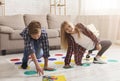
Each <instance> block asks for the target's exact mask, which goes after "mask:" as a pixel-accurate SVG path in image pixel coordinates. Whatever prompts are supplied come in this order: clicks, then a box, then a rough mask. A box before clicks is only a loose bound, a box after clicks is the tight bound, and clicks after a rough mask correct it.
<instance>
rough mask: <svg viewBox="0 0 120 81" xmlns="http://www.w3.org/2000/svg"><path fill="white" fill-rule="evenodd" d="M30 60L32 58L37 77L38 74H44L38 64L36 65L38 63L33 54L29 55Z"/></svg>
mask: <svg viewBox="0 0 120 81" xmlns="http://www.w3.org/2000/svg"><path fill="white" fill-rule="evenodd" d="M31 58H32V60H33V62H34V63H35V66H36V70H37V72H38V73H39V75H40V74H42V75H43V74H44V73H43V69H42V68H41V67H40V65H39V63H38V61H37V58H36V55H35V53H32V54H31Z"/></svg>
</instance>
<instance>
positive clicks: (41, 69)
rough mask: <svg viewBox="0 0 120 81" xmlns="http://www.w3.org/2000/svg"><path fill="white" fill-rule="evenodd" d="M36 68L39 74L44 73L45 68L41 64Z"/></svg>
mask: <svg viewBox="0 0 120 81" xmlns="http://www.w3.org/2000/svg"><path fill="white" fill-rule="evenodd" d="M36 70H37V72H38V74H39V75H44V72H43V68H41V67H40V66H36Z"/></svg>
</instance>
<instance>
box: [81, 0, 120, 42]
mask: <svg viewBox="0 0 120 81" xmlns="http://www.w3.org/2000/svg"><path fill="white" fill-rule="evenodd" d="M80 5H81V6H80V8H79V9H80V10H79V11H80V15H109V16H110V18H109V21H108V22H109V28H107V29H108V32H106V33H107V38H109V39H111V40H112V41H117V40H120V32H119V31H120V0H80ZM103 29H104V28H103Z"/></svg>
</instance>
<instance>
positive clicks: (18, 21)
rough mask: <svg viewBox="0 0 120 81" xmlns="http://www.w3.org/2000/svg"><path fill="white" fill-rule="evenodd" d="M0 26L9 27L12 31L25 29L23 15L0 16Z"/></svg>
mask: <svg viewBox="0 0 120 81" xmlns="http://www.w3.org/2000/svg"><path fill="white" fill-rule="evenodd" d="M0 25H4V26H10V27H11V28H13V29H14V30H19V29H24V28H25V24H24V20H23V15H11V16H0Z"/></svg>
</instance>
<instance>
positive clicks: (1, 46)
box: [0, 14, 70, 55]
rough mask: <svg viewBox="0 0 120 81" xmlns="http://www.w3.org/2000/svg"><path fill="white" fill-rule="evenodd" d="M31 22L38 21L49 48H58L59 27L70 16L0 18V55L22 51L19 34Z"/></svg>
mask: <svg viewBox="0 0 120 81" xmlns="http://www.w3.org/2000/svg"><path fill="white" fill-rule="evenodd" d="M32 20H37V21H39V22H40V23H41V26H42V28H44V29H46V31H47V33H48V40H49V46H50V48H51V49H54V48H60V25H61V23H62V22H63V21H64V20H70V16H54V15H39V14H36V15H33V14H24V15H21V14H17V15H9V16H0V53H1V54H2V55H5V54H6V53H11V52H22V51H23V48H24V41H23V38H22V37H21V36H20V35H19V34H20V32H22V30H23V29H24V28H25V27H27V25H28V24H29V23H30V22H31V21H32Z"/></svg>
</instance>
